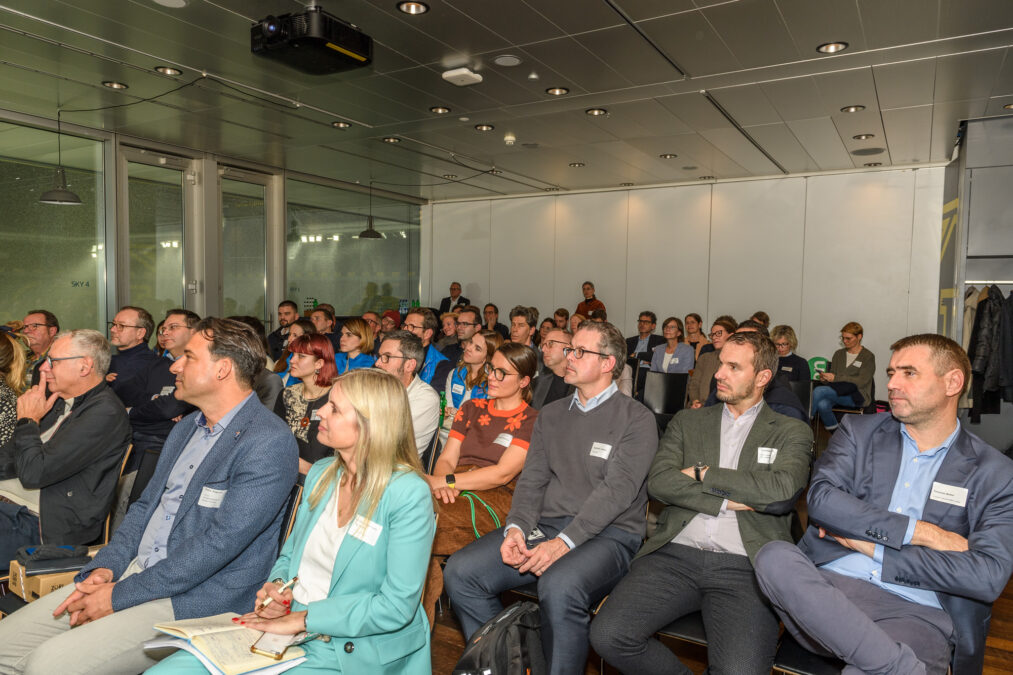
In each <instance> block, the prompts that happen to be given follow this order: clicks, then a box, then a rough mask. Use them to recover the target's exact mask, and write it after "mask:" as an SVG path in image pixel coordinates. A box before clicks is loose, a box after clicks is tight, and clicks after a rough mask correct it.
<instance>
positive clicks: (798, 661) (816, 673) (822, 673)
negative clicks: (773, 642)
mask: <svg viewBox="0 0 1013 675" xmlns="http://www.w3.org/2000/svg"><path fill="white" fill-rule="evenodd" d="M845 665H847V664H845V663H844V662H843V661H840V660H838V659H836V658H834V657H832V656H820V655H818V654H813V653H812V652H811V651H809V650H808V649H806V648H805V647H803V646H802V645H800V644H799V643H798V642H796V641H795V638H793V637H792V636H791V634H790V633H788V632H787V631H785V633H784V635H783V636H782V637H781V644H779V645H778V646H777V654H775V655H774V672H775V673H787V674H788V675H840V672H841V671H842V670H843V669H844V666H845Z"/></svg>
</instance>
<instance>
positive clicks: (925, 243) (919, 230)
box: [905, 167, 946, 335]
mask: <svg viewBox="0 0 1013 675" xmlns="http://www.w3.org/2000/svg"><path fill="white" fill-rule="evenodd" d="M945 171H946V169H945V168H943V167H934V168H931V169H922V170H919V171H918V172H916V173H915V198H914V219H913V223H912V228H911V278H910V281H909V282H908V288H910V294H909V296H908V317H907V331H906V333H905V334H906V335H915V334H917V333H935V332H936V317H937V316H938V315H939V250H940V248H941V247H942V218H943V174H944V172H945Z"/></svg>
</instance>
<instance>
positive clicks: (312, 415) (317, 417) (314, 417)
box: [310, 409, 320, 422]
mask: <svg viewBox="0 0 1013 675" xmlns="http://www.w3.org/2000/svg"><path fill="white" fill-rule="evenodd" d="M319 421H320V410H319V409H317V410H314V411H313V412H311V413H310V422H319Z"/></svg>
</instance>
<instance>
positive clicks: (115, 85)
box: [102, 80, 130, 89]
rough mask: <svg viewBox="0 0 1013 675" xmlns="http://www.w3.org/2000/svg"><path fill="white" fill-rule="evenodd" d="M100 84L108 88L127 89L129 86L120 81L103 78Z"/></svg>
mask: <svg viewBox="0 0 1013 675" xmlns="http://www.w3.org/2000/svg"><path fill="white" fill-rule="evenodd" d="M102 86H103V87H109V88H110V89H129V88H130V87H128V86H127V85H125V84H123V83H122V82H116V81H114V80H103V81H102Z"/></svg>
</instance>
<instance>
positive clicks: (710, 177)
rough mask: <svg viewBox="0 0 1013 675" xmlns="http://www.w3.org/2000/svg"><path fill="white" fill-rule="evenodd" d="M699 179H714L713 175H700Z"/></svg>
mask: <svg viewBox="0 0 1013 675" xmlns="http://www.w3.org/2000/svg"><path fill="white" fill-rule="evenodd" d="M700 180H715V179H714V176H700Z"/></svg>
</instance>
